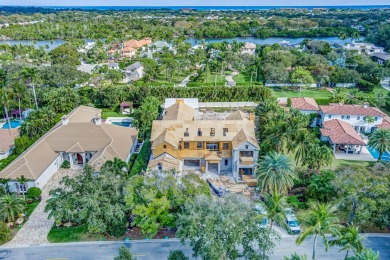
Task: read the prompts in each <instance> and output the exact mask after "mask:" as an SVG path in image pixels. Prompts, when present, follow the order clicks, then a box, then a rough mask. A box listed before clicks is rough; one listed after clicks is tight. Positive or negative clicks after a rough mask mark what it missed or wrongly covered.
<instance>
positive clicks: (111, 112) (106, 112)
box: [102, 108, 129, 119]
mask: <svg viewBox="0 0 390 260" xmlns="http://www.w3.org/2000/svg"><path fill="white" fill-rule="evenodd" d="M126 116H129V115H124V114H122V113H120V112H119V109H110V108H103V111H102V118H103V119H106V118H107V117H126Z"/></svg>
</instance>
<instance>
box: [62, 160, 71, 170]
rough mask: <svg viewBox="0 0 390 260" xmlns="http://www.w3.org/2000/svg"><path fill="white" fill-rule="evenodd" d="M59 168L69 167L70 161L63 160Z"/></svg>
mask: <svg viewBox="0 0 390 260" xmlns="http://www.w3.org/2000/svg"><path fill="white" fill-rule="evenodd" d="M61 168H64V169H69V168H70V162H69V161H67V160H65V161H64V162H63V163H62V165H61Z"/></svg>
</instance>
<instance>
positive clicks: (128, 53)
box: [121, 47, 135, 58]
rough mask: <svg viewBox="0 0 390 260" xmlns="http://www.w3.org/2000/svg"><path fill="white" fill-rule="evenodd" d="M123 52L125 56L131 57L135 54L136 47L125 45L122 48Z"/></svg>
mask: <svg viewBox="0 0 390 260" xmlns="http://www.w3.org/2000/svg"><path fill="white" fill-rule="evenodd" d="M121 54H122V57H123V58H131V57H133V56H134V55H135V49H134V48H132V47H124V48H123V49H122V50H121Z"/></svg>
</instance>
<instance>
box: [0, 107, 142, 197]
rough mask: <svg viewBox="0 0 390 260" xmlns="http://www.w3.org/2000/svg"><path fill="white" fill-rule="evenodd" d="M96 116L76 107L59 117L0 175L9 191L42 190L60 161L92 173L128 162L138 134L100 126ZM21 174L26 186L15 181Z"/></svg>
mask: <svg viewBox="0 0 390 260" xmlns="http://www.w3.org/2000/svg"><path fill="white" fill-rule="evenodd" d="M100 113H101V109H96V108H92V107H87V106H80V107H78V108H76V109H74V110H73V111H72V112H71V113H70V114H69V115H67V116H63V117H62V118H61V122H59V123H57V124H56V125H55V126H54V127H53V128H52V129H50V130H49V131H48V132H47V133H46V134H45V135H43V136H42V137H41V138H39V139H38V140H37V141H36V142H35V143H34V144H33V145H32V146H30V147H29V148H28V149H27V150H26V151H25V152H24V153H22V154H21V155H20V156H19V157H18V158H16V159H15V160H14V161H13V162H12V163H10V164H9V165H8V166H7V167H6V168H4V170H2V171H1V172H0V178H9V179H11V181H9V183H8V184H9V187H10V192H22V193H24V192H26V191H27V190H28V188H29V187H34V186H36V187H39V188H42V187H43V186H45V184H46V183H47V182H48V180H49V179H50V178H51V177H52V176H53V175H54V174H55V173H56V172H57V170H58V169H59V168H60V167H61V165H62V163H63V162H64V161H68V162H69V163H70V166H71V168H74V169H82V168H83V167H84V166H85V165H90V166H92V167H93V168H94V170H95V171H96V172H99V171H100V168H101V167H102V166H103V164H104V163H105V162H106V161H108V160H111V161H112V160H114V158H119V159H121V160H123V161H126V162H128V161H129V159H130V156H131V151H133V148H134V147H133V146H134V144H135V143H136V141H137V135H138V131H137V130H136V129H135V128H132V127H122V126H117V125H113V124H106V123H102V120H101V118H100ZM22 175H24V177H25V178H27V179H28V180H29V182H28V183H26V184H21V183H19V182H18V181H17V178H18V177H20V176H22Z"/></svg>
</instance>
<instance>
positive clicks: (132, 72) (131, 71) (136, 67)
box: [125, 61, 144, 82]
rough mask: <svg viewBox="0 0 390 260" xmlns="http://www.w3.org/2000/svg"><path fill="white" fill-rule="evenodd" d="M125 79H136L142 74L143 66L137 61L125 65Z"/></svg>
mask: <svg viewBox="0 0 390 260" xmlns="http://www.w3.org/2000/svg"><path fill="white" fill-rule="evenodd" d="M125 74H126V81H127V82H130V81H137V80H139V79H140V78H142V77H143V76H144V66H142V64H141V63H140V62H139V61H137V62H136V63H133V64H131V65H130V66H127V67H126V71H125Z"/></svg>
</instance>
